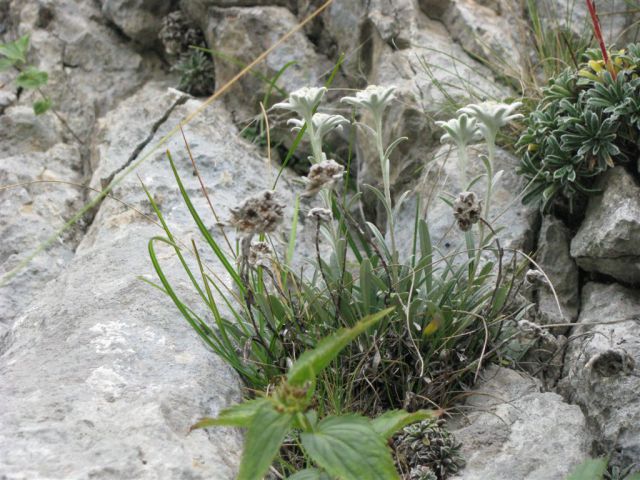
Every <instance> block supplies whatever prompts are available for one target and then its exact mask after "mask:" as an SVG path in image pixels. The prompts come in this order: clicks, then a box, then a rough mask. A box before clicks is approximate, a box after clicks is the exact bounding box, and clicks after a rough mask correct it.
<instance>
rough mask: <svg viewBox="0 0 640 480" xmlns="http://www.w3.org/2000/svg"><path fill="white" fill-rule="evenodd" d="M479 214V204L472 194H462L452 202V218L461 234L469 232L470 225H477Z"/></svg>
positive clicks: (480, 208)
mask: <svg viewBox="0 0 640 480" xmlns="http://www.w3.org/2000/svg"><path fill="white" fill-rule="evenodd" d="M481 214H482V206H481V202H479V201H478V198H477V197H476V194H475V193H473V192H462V193H460V194H459V195H458V198H456V201H455V202H453V216H454V217H455V219H456V221H457V222H458V228H460V230H462V231H463V232H467V231H469V229H470V228H471V225H473V224H474V223H478V221H479V220H480V215H481Z"/></svg>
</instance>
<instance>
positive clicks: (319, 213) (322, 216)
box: [307, 208, 333, 222]
mask: <svg viewBox="0 0 640 480" xmlns="http://www.w3.org/2000/svg"><path fill="white" fill-rule="evenodd" d="M307 218H313V219H315V220H316V221H317V222H330V221H331V219H333V215H332V214H331V210H328V209H326V208H312V209H311V210H310V211H309V213H308V214H307Z"/></svg>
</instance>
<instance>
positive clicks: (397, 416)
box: [371, 410, 435, 438]
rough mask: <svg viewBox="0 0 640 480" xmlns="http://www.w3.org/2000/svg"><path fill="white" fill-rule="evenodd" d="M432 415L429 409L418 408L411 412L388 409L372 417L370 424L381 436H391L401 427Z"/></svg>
mask: <svg viewBox="0 0 640 480" xmlns="http://www.w3.org/2000/svg"><path fill="white" fill-rule="evenodd" d="M434 416H435V414H434V412H432V411H431V410H418V411H417V412H413V413H409V412H407V411H405V410H390V411H388V412H385V413H383V414H382V415H380V416H379V417H377V418H375V419H373V420H372V421H371V426H372V427H373V429H374V430H375V431H376V432H377V433H378V435H380V436H381V437H383V438H391V437H392V436H393V435H394V434H395V433H396V432H397V431H399V430H400V429H401V428H404V427H406V426H407V425H411V424H412V423H416V422H420V421H422V420H425V419H427V418H433V417H434Z"/></svg>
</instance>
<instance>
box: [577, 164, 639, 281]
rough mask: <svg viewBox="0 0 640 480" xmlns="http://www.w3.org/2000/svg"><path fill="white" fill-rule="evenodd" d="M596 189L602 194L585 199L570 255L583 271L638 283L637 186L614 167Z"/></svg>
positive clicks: (626, 175) (631, 178) (622, 169)
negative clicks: (584, 213) (582, 217)
mask: <svg viewBox="0 0 640 480" xmlns="http://www.w3.org/2000/svg"><path fill="white" fill-rule="evenodd" d="M598 188H600V189H601V190H602V194H600V195H596V196H593V197H591V198H590V199H589V206H588V207H587V212H586V215H585V219H584V221H583V222H582V225H581V226H580V229H579V230H578V232H577V233H576V236H575V237H574V238H573V240H572V241H571V256H572V257H574V258H575V259H576V262H577V263H578V265H579V266H580V267H581V268H583V269H584V270H588V271H591V272H598V273H602V274H605V275H610V276H612V277H614V278H615V279H617V280H620V281H622V282H626V283H636V284H637V283H640V241H638V239H640V186H638V183H637V181H636V180H635V179H634V177H633V176H632V175H631V174H630V173H628V172H627V171H626V170H625V169H624V167H616V168H613V169H611V170H609V171H608V172H606V173H605V174H604V175H603V177H602V178H601V179H600V181H599V183H598Z"/></svg>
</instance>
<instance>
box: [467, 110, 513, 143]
mask: <svg viewBox="0 0 640 480" xmlns="http://www.w3.org/2000/svg"><path fill="white" fill-rule="evenodd" d="M521 106H522V102H514V103H512V104H508V103H498V102H494V101H488V102H483V103H477V104H471V105H467V106H466V107H464V108H461V109H460V110H458V113H465V114H467V115H469V116H470V117H472V118H475V119H476V120H477V122H478V129H479V130H480V133H482V136H483V137H484V138H485V140H487V141H490V142H492V141H494V140H495V138H496V135H497V133H498V130H500V129H501V128H502V127H504V126H505V125H507V124H508V123H509V122H511V121H513V120H517V119H519V118H523V115H521V114H519V113H516V114H514V113H513V112H515V111H516V110H517V109H518V108H520V107H521Z"/></svg>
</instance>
